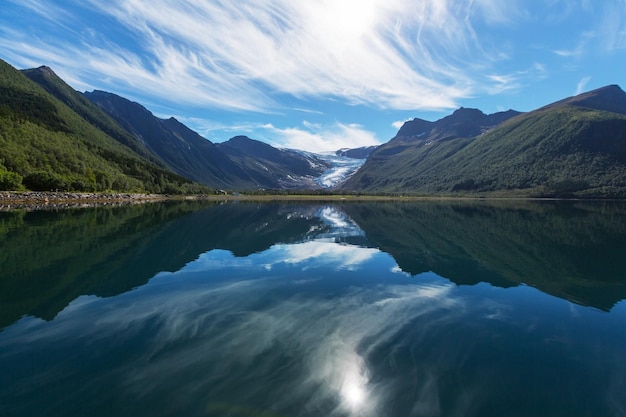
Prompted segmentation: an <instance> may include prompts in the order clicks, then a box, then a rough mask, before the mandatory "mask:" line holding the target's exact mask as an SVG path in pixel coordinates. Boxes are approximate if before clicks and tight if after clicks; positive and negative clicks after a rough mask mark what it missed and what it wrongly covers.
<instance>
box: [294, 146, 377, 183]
mask: <svg viewBox="0 0 626 417" xmlns="http://www.w3.org/2000/svg"><path fill="white" fill-rule="evenodd" d="M295 152H299V153H301V154H302V155H304V156H306V157H308V158H309V159H310V160H311V161H314V160H320V161H323V162H325V165H329V166H330V168H328V169H327V170H326V171H324V172H323V173H322V175H320V176H319V177H317V178H315V179H314V182H315V183H316V184H317V185H318V186H320V187H321V188H333V187H335V186H337V185H339V184H341V183H342V182H343V181H345V180H346V179H348V178H350V176H352V175H353V174H354V173H355V172H356V171H358V169H359V168H361V166H362V165H363V164H364V163H365V159H355V158H348V157H347V156H338V155H336V154H335V153H312V152H305V151H295Z"/></svg>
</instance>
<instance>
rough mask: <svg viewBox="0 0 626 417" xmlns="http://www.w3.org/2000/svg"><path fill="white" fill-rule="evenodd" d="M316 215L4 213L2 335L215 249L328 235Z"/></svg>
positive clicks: (181, 209) (293, 211) (279, 210)
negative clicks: (30, 318)
mask: <svg viewBox="0 0 626 417" xmlns="http://www.w3.org/2000/svg"><path fill="white" fill-rule="evenodd" d="M317 208H318V207H311V208H310V209H305V208H301V207H300V208H294V207H291V206H290V205H276V204H253V203H240V204H207V203H194V202H184V203H167V204H146V205H139V206H127V207H117V208H97V209H79V210H65V211H58V212H50V211H41V212H23V211H15V212H4V213H0V271H1V272H0V329H1V328H2V327H4V326H6V325H8V324H10V323H12V322H14V321H15V320H17V319H18V318H20V317H21V316H23V315H26V314H31V315H35V316H38V317H42V318H45V319H51V318H53V317H54V316H55V315H56V314H57V313H58V312H59V311H61V310H62V309H63V308H64V307H65V306H66V305H67V304H68V303H69V302H70V301H72V300H73V299H75V298H76V297H78V296H80V295H83V294H93V295H98V296H102V297H107V296H112V295H116V294H120V293H123V292H125V291H129V290H131V289H132V288H135V287H137V286H140V285H143V284H145V283H146V282H147V281H148V280H149V279H150V278H151V277H153V276H154V275H155V274H157V273H158V272H161V271H177V270H178V269H180V268H181V267H183V266H184V265H185V264H187V263H188V262H190V261H193V260H194V259H196V258H197V257H198V255H200V254H201V253H204V252H206V251H209V250H212V249H226V250H230V251H232V252H233V253H234V254H235V255H236V256H247V255H249V254H251V253H254V252H260V251H263V250H265V249H267V248H269V247H270V246H271V245H273V244H275V243H277V242H283V243H289V242H292V241H294V239H302V238H303V236H305V235H306V234H307V232H309V231H310V230H316V231H318V232H321V231H324V230H325V229H326V228H327V226H325V225H324V223H323V222H322V221H321V220H320V219H319V218H317V217H316V216H315V211H316V209H317Z"/></svg>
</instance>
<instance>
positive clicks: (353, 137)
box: [263, 121, 380, 152]
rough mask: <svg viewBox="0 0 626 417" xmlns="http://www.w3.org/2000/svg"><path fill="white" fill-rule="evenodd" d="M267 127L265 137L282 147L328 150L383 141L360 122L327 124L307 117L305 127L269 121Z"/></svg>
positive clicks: (315, 150) (316, 150)
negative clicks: (307, 120)
mask: <svg viewBox="0 0 626 417" xmlns="http://www.w3.org/2000/svg"><path fill="white" fill-rule="evenodd" d="M263 128H264V130H265V131H266V132H267V138H265V139H267V140H268V141H269V142H271V143H272V145H274V146H278V147H281V148H291V149H304V150H308V151H312V152H327V151H334V150H337V149H341V148H358V147H361V146H371V145H379V144H380V142H379V140H378V139H377V138H376V136H375V135H374V133H373V132H370V131H368V130H366V129H365V128H364V127H363V126H360V125H357V124H344V123H340V122H335V123H334V124H332V125H329V126H327V125H320V124H314V123H308V122H306V121H305V122H304V123H303V124H302V126H301V127H288V128H277V127H275V126H273V125H271V124H266V125H264V126H263Z"/></svg>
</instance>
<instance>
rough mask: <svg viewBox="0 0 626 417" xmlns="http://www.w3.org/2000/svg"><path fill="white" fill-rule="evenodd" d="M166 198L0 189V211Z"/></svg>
mask: <svg viewBox="0 0 626 417" xmlns="http://www.w3.org/2000/svg"><path fill="white" fill-rule="evenodd" d="M168 198H169V197H168V196H167V195H161V194H130V193H72V192H42V191H27V192H17V191H0V211H4V210H13V209H30V210H45V209H56V208H70V207H94V206H109V205H124V204H138V203H145V202H151V201H164V200H167V199H168Z"/></svg>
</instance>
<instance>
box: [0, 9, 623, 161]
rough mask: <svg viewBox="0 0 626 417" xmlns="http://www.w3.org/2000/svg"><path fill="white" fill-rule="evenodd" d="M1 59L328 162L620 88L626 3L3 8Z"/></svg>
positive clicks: (219, 132)
mask: <svg viewBox="0 0 626 417" xmlns="http://www.w3.org/2000/svg"><path fill="white" fill-rule="evenodd" d="M0 58H2V59H4V60H5V61H7V62H8V63H10V64H11V65H13V66H15V67H17V68H20V69H22V68H32V67H37V66H40V65H47V66H50V67H51V68H52V69H53V70H54V71H55V72H56V73H57V74H58V75H59V76H60V77H62V78H63V79H64V80H65V81H66V82H68V83H69V84H70V85H71V86H72V87H74V88H75V89H77V90H79V91H85V90H88V91H91V90H93V89H100V90H105V91H109V92H113V93H116V94H119V95H121V96H123V97H126V98H129V99H131V100H133V101H137V102H139V103H141V104H142V105H144V106H145V107H147V108H148V109H149V110H151V111H152V112H153V113H154V114H155V115H157V116H159V117H164V118H165V117H170V116H174V117H176V118H177V119H179V120H180V121H182V122H183V123H185V124H187V125H188V126H189V127H191V128H192V129H194V130H196V131H198V132H199V133H200V134H201V135H203V136H204V137H206V138H208V139H209V140H211V141H213V142H222V141H224V140H227V139H229V138H230V137H232V136H235V135H239V134H244V135H248V136H250V137H251V138H254V139H259V140H263V141H266V142H268V143H270V144H272V145H274V146H279V147H291V148H298V149H306V150H311V151H330V150H335V149H339V148H344V147H358V146H365V145H372V144H378V143H383V142H386V141H388V140H389V139H390V138H392V137H393V136H394V135H395V133H396V132H397V129H398V128H399V126H400V125H401V123H402V122H403V121H405V120H408V119H412V118H414V117H419V118H423V119H427V120H437V119H439V118H441V117H443V116H445V115H447V114H450V113H451V112H452V111H453V110H454V109H456V108H459V107H461V106H463V107H475V108H479V109H481V110H483V111H484V112H485V113H493V112H497V111H502V110H507V109H509V108H513V109H515V110H519V111H529V110H533V109H535V108H538V107H541V106H543V105H545V104H548V103H550V102H553V101H556V100H559V99H562V98H565V97H568V96H571V95H575V94H577V93H579V92H582V91H587V90H591V89H594V88H598V87H602V86H605V85H608V84H619V85H620V86H621V87H622V88H626V81H625V80H624V77H626V0H580V1H579V0H518V1H516V0H506V1H505V0H306V1H293V0H238V1H233V0H204V1H203V0H187V1H174V0H106V1H102V0H54V1H52V0H2V3H1V4H0Z"/></svg>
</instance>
